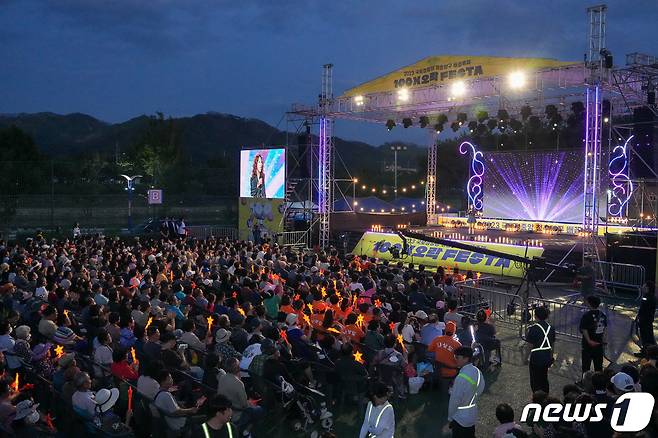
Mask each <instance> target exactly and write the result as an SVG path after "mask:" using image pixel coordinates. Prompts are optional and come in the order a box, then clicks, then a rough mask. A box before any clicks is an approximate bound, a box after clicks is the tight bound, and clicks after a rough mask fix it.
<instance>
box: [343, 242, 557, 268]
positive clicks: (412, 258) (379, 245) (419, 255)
mask: <svg viewBox="0 0 658 438" xmlns="http://www.w3.org/2000/svg"><path fill="white" fill-rule="evenodd" d="M460 242H462V243H467V244H469V245H473V246H477V247H479V248H487V249H490V250H494V251H499V252H504V253H506V254H510V255H517V256H522V257H528V258H535V257H541V255H542V254H543V253H544V248H539V247H528V248H526V247H524V246H515V245H506V244H501V243H483V242H471V241H463V240H462V241H460ZM407 243H408V244H409V256H408V257H407V258H405V259H402V261H403V262H405V263H414V264H415V265H425V266H428V267H437V266H443V267H444V268H446V269H452V268H455V267H457V268H459V270H460V271H462V272H466V271H469V270H471V271H473V272H482V273H486V274H495V275H505V276H509V277H519V278H520V277H523V266H522V265H521V264H519V263H515V262H513V261H511V260H508V259H505V258H501V257H494V256H491V255H485V254H481V253H478V252H474V251H466V250H463V249H457V248H451V247H448V246H444V245H438V244H436V243H431V242H426V241H424V240H418V239H411V238H407ZM392 246H393V247H397V248H399V249H402V239H400V236H398V235H397V234H391V233H375V232H370V231H367V232H365V233H363V236H361V240H359V242H358V243H357V244H356V246H355V247H354V251H352V253H353V254H358V255H365V256H368V257H377V258H380V259H384V260H392V259H393V257H392V255H391V253H390V251H389V248H391V247H392Z"/></svg>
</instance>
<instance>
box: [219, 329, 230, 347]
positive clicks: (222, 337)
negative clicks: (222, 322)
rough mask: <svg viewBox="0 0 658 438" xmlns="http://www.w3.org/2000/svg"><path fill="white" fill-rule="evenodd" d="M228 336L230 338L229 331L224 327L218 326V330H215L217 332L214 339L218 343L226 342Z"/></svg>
mask: <svg viewBox="0 0 658 438" xmlns="http://www.w3.org/2000/svg"><path fill="white" fill-rule="evenodd" d="M230 338H231V332H230V331H228V330H226V329H224V328H220V329H219V330H217V333H215V341H216V342H217V343H218V344H221V343H223V342H227V341H228V340H229V339H230Z"/></svg>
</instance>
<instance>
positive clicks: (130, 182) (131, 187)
mask: <svg viewBox="0 0 658 438" xmlns="http://www.w3.org/2000/svg"><path fill="white" fill-rule="evenodd" d="M121 176H122V177H124V178H125V180H126V191H127V192H128V231H130V230H132V228H133V223H132V207H133V192H134V191H135V183H136V180H137V179H138V178H141V177H142V175H133V176H128V175H124V174H121Z"/></svg>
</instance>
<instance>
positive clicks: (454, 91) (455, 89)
mask: <svg viewBox="0 0 658 438" xmlns="http://www.w3.org/2000/svg"><path fill="white" fill-rule="evenodd" d="M450 92H451V95H452V97H460V96H463V95H464V94H466V83H465V82H464V81H455V82H453V84H452V86H451V87H450Z"/></svg>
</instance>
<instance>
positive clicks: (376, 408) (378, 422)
mask: <svg viewBox="0 0 658 438" xmlns="http://www.w3.org/2000/svg"><path fill="white" fill-rule="evenodd" d="M390 395H391V389H390V388H389V387H388V386H386V385H385V384H384V383H382V382H376V383H375V384H374V387H373V388H372V390H371V392H370V402H368V406H367V407H366V416H365V418H364V419H363V425H362V426H361V433H359V438H393V436H394V434H395V412H394V411H393V406H392V405H391V404H390V403H389V402H388V397H389V396H390Z"/></svg>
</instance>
